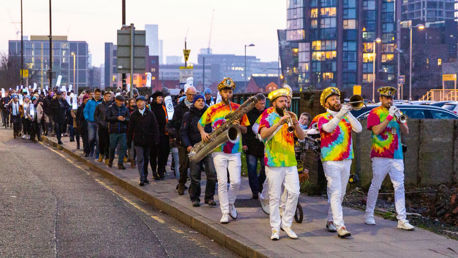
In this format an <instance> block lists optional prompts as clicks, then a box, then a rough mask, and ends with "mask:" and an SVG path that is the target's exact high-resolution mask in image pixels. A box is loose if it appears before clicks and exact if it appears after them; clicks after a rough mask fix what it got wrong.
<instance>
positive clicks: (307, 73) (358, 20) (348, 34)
mask: <svg viewBox="0 0 458 258" xmlns="http://www.w3.org/2000/svg"><path fill="white" fill-rule="evenodd" d="M400 1H403V0H399V1H396V0H310V1H293V0H289V1H288V5H287V6H288V15H287V17H288V28H287V31H288V36H287V39H286V40H287V41H288V42H291V43H296V44H297V48H296V49H294V48H293V59H294V57H295V54H296V53H297V60H296V62H293V63H294V64H295V65H294V67H291V68H290V69H288V72H289V73H294V72H297V73H298V74H299V76H298V77H297V81H294V82H291V81H288V83H289V84H290V85H291V86H292V87H293V88H294V87H296V88H298V89H300V88H303V87H312V88H318V89H321V88H325V87H328V86H337V87H339V88H341V89H344V90H348V91H349V92H350V91H351V89H352V87H353V86H354V85H362V86H363V93H364V90H365V88H368V87H369V86H372V81H373V80H374V75H373V73H374V69H373V63H374V60H375V63H376V69H375V78H376V81H377V84H378V85H380V84H383V85H395V83H396V74H397V66H396V65H397V64H396V61H397V59H396V42H397V41H396V40H397V39H396V30H397V27H396V20H399V17H396V10H397V8H400V6H401V2H400ZM404 2H405V1H404ZM298 9H302V12H300V11H298ZM396 18H398V19H396ZM296 19H299V20H300V21H299V22H298V21H295V20H296ZM297 30H301V32H298V31H297ZM377 38H380V39H381V42H380V43H375V41H376V39H377ZM374 48H375V50H376V55H374V53H373V52H374ZM282 67H283V64H282ZM288 75H289V74H285V77H288ZM291 78H294V77H291ZM371 89H372V88H371Z"/></svg>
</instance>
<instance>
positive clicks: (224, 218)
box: [219, 213, 229, 224]
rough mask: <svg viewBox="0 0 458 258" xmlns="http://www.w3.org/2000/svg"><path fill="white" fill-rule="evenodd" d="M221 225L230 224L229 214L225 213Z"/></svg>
mask: <svg viewBox="0 0 458 258" xmlns="http://www.w3.org/2000/svg"><path fill="white" fill-rule="evenodd" d="M219 222H220V223H221V224H227V223H229V214H227V213H223V216H221V219H220V220H219Z"/></svg>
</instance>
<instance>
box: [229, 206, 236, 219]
mask: <svg viewBox="0 0 458 258" xmlns="http://www.w3.org/2000/svg"><path fill="white" fill-rule="evenodd" d="M229 215H231V217H232V218H233V219H237V209H235V205H234V204H229Z"/></svg>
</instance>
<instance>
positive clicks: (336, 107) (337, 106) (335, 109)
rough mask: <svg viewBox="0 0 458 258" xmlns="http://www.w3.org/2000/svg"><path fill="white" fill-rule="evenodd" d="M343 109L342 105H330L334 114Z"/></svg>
mask: <svg viewBox="0 0 458 258" xmlns="http://www.w3.org/2000/svg"><path fill="white" fill-rule="evenodd" d="M341 108H342V104H340V103H339V104H334V105H329V109H330V110H332V111H334V112H339V111H340V109H341Z"/></svg>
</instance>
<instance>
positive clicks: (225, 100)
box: [221, 97, 230, 104]
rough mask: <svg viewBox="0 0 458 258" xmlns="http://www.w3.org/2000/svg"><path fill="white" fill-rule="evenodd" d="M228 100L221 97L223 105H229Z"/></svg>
mask: <svg viewBox="0 0 458 258" xmlns="http://www.w3.org/2000/svg"><path fill="white" fill-rule="evenodd" d="M229 100H230V99H229V98H228V97H225V98H224V97H221V101H222V102H223V103H224V104H229Z"/></svg>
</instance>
